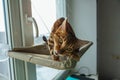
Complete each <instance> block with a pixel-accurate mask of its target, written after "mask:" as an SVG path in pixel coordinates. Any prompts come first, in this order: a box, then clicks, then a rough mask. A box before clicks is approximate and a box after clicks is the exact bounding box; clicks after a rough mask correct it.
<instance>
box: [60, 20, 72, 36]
mask: <svg viewBox="0 0 120 80" xmlns="http://www.w3.org/2000/svg"><path fill="white" fill-rule="evenodd" d="M61 28H62V30H63V31H65V32H69V33H72V34H74V31H73V29H72V27H71V25H70V24H69V22H68V20H67V18H66V19H65V20H64V21H63V23H62V25H61Z"/></svg>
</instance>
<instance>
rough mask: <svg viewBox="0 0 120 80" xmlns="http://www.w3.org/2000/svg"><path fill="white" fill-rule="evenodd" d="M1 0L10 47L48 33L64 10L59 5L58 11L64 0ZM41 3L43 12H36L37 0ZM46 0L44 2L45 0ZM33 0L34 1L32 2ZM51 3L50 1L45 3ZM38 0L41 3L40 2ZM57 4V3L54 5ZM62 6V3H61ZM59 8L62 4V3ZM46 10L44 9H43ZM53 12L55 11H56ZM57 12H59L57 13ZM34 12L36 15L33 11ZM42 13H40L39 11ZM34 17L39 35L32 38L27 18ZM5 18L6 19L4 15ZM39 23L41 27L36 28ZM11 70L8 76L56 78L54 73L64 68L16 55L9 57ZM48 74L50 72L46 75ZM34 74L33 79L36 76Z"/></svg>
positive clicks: (15, 78)
mask: <svg viewBox="0 0 120 80" xmlns="http://www.w3.org/2000/svg"><path fill="white" fill-rule="evenodd" d="M3 1H4V9H5V16H6V17H5V21H6V26H7V36H8V39H9V40H8V43H9V44H10V46H11V48H14V47H23V46H31V45H33V44H34V43H35V44H38V43H39V42H36V40H39V39H40V40H41V35H43V34H44V35H46V36H47V35H49V33H50V28H51V26H52V25H53V23H54V21H55V20H56V19H57V18H58V17H61V16H64V17H65V16H66V15H64V14H60V13H59V12H60V11H62V12H61V13H64V12H65V11H63V9H60V11H59V12H58V11H57V10H58V8H61V6H62V5H63V4H62V3H64V4H65V0H60V1H58V0H52V1H50V2H48V0H44V1H43V0H36V1H34V0H3ZM40 1H41V3H42V4H43V2H44V3H45V4H44V5H43V6H46V7H42V8H43V9H42V10H44V9H46V10H44V11H46V12H45V13H49V14H45V13H41V12H39V9H40V8H41V7H38V6H36V5H39V4H38V2H40ZM45 1H47V2H45ZM36 2H37V4H36ZM50 3H52V5H49V4H50ZM42 4H41V5H42ZM48 5H49V8H50V6H51V7H52V6H53V7H54V8H51V9H53V10H50V11H48V10H49V9H48V10H47V8H48V7H47V6H48ZM56 5H57V6H56ZM64 7H65V6H64ZM62 8H63V6H62ZM47 11H48V12H47ZM56 13H57V14H56ZM58 13H59V14H58ZM36 14H37V15H36ZM43 14H44V15H43ZM30 17H34V18H35V20H36V22H37V24H38V26H39V32H40V33H39V37H38V38H35V33H36V32H35V30H34V27H33V25H32V22H29V21H28V18H30ZM8 18H9V19H8ZM41 26H42V27H41ZM40 27H41V28H40ZM11 61H12V62H11V65H10V66H11V72H12V74H13V75H14V76H13V77H12V79H11V80H41V79H42V80H52V79H54V80H56V77H57V78H58V77H59V76H57V74H59V75H60V74H62V73H64V71H61V70H56V69H51V68H48V67H44V66H42V65H35V64H32V63H28V62H25V61H21V60H18V59H14V58H12V59H11ZM46 75H47V77H48V75H51V76H50V77H48V78H47V77H46ZM36 76H37V79H36Z"/></svg>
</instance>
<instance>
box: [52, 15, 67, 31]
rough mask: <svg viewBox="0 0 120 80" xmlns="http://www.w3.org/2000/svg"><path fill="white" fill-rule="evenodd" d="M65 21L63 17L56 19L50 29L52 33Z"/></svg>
mask: <svg viewBox="0 0 120 80" xmlns="http://www.w3.org/2000/svg"><path fill="white" fill-rule="evenodd" d="M64 20H65V18H64V17H61V18H59V19H57V20H56V21H55V23H54V25H53V27H52V32H53V33H54V32H56V30H57V29H58V28H59V27H60V25H61V24H62V23H63V21H64Z"/></svg>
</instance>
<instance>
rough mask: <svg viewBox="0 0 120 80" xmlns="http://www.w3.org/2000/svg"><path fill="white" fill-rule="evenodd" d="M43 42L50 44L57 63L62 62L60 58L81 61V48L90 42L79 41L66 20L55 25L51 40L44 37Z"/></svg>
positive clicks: (61, 20) (59, 20)
mask: <svg viewBox="0 0 120 80" xmlns="http://www.w3.org/2000/svg"><path fill="white" fill-rule="evenodd" d="M43 40H44V41H45V42H46V43H47V44H48V48H49V50H50V54H51V56H52V58H53V59H54V60H56V61H60V56H65V57H67V58H72V59H74V60H76V61H79V59H80V56H79V54H78V53H79V49H80V47H82V46H84V45H85V44H88V43H89V41H85V40H81V39H78V38H77V37H76V36H75V33H74V31H73V29H72V27H71V25H70V24H69V23H68V21H67V19H64V18H60V19H58V20H57V21H56V22H55V23H54V25H53V27H52V31H51V34H50V37H49V39H48V40H47V39H46V37H45V36H44V37H43Z"/></svg>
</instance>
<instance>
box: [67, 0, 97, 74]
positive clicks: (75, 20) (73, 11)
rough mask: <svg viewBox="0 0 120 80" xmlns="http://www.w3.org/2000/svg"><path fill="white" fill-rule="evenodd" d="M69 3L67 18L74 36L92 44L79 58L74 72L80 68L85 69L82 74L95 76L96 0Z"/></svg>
mask: <svg viewBox="0 0 120 80" xmlns="http://www.w3.org/2000/svg"><path fill="white" fill-rule="evenodd" d="M69 1H70V3H69V10H68V14H69V16H68V17H69V18H70V23H71V25H72V27H73V29H74V31H75V33H76V36H77V37H78V38H80V39H85V40H90V41H93V43H94V44H93V45H92V46H91V47H90V48H89V50H88V51H87V52H86V53H85V54H84V55H83V56H82V57H81V59H80V61H79V62H78V64H77V66H76V69H75V70H76V71H78V70H79V68H80V67H85V68H84V69H85V70H83V72H84V71H86V72H87V73H90V74H96V73H97V70H96V55H97V53H96V0H69ZM67 6H68V5H67ZM86 68H88V70H89V72H88V70H87V69H86Z"/></svg>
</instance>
